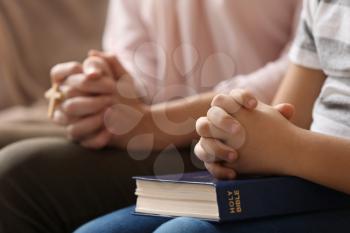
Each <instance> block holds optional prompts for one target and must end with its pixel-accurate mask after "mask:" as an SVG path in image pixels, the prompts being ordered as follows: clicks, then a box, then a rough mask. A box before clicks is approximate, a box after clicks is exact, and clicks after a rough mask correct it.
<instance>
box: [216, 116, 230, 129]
mask: <svg viewBox="0 0 350 233" xmlns="http://www.w3.org/2000/svg"><path fill="white" fill-rule="evenodd" d="M231 119H232V118H231V117H230V116H229V115H224V116H218V117H217V122H218V124H219V125H220V126H224V125H225V124H226V123H227V122H228V121H230V120H231Z"/></svg>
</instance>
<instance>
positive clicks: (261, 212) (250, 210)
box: [134, 171, 350, 221]
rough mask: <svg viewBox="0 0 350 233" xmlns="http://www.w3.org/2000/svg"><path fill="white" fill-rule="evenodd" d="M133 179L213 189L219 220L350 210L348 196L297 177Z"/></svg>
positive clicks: (194, 175) (190, 175) (191, 175)
mask: <svg viewBox="0 0 350 233" xmlns="http://www.w3.org/2000/svg"><path fill="white" fill-rule="evenodd" d="M134 179H136V180H147V181H155V182H170V183H190V184H198V185H210V186H213V187H215V190H216V198H217V203H218V209H219V218H220V219H219V221H234V220H244V219H252V218H261V217H268V216H277V215H287V214H295V213H302V212H311V211H325V210H331V209H343V208H348V207H350V196H349V195H347V194H344V193H341V192H337V191H335V190H332V189H329V188H326V187H323V186H321V185H318V184H315V183H312V182H309V181H305V180H303V179H300V178H296V177H287V176H276V177H251V178H239V179H236V180H217V179H215V178H213V177H212V176H211V175H210V174H209V173H208V172H206V171H203V172H195V173H185V174H174V175H164V176H157V177H152V176H143V177H134Z"/></svg>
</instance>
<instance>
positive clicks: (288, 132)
mask: <svg viewBox="0 0 350 233" xmlns="http://www.w3.org/2000/svg"><path fill="white" fill-rule="evenodd" d="M293 114H294V107H293V106H292V105H290V104H279V105H276V106H275V107H271V106H268V105H265V104H263V103H261V102H259V101H258V100H257V99H256V98H255V97H254V96H253V95H252V94H250V93H249V92H247V91H244V90H233V91H232V92H231V93H230V94H229V95H223V94H220V95H217V96H216V97H215V98H214V99H213V101H212V104H211V108H210V109H209V110H208V112H207V116H206V117H201V118H199V119H198V120H197V124H196V129H197V133H198V134H199V135H200V136H201V138H200V140H199V142H198V143H197V145H196V147H195V154H196V155H197V157H198V158H199V159H200V160H202V161H203V162H204V164H205V167H206V168H207V169H208V170H209V172H210V173H212V174H213V176H215V177H216V178H220V179H234V178H235V177H236V176H237V174H255V173H258V174H274V173H279V174H284V173H286V172H287V169H288V166H286V164H288V162H291V161H293V159H292V158H293V150H294V148H293V146H290V145H294V144H293V143H292V144H291V143H290V142H293V141H296V140H298V137H296V135H297V134H296V133H295V132H296V131H297V130H299V128H297V127H296V126H294V125H293V124H292V123H290V122H289V119H290V118H291V117H292V116H293ZM287 142H288V143H287ZM282 151H283V153H282ZM285 152H288V153H285ZM282 155H286V156H282Z"/></svg>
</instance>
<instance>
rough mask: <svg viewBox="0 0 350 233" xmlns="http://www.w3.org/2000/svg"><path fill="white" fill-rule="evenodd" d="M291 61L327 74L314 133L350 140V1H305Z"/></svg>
mask: <svg viewBox="0 0 350 233" xmlns="http://www.w3.org/2000/svg"><path fill="white" fill-rule="evenodd" d="M290 59H291V61H292V62H293V63H295V64H298V65H301V66H304V67H308V68H312V69H320V70H323V72H324V73H325V74H326V75H327V79H326V81H325V83H324V84H323V87H322V90H321V93H320V95H319V97H318V99H317V101H316V103H315V105H314V109H313V123H312V125H311V130H312V131H317V132H321V133H325V134H330V135H334V136H342V137H348V138H350V0H305V1H304V8H303V12H302V17H301V22H300V26H299V31H298V33H297V36H296V39H295V41H294V44H293V46H292V49H291V51H290ZM306 78H307V77H306Z"/></svg>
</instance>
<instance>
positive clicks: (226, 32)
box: [104, 0, 302, 103]
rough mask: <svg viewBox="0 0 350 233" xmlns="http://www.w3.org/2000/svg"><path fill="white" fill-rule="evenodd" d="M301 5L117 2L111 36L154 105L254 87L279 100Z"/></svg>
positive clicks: (290, 0)
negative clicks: (277, 93)
mask: <svg viewBox="0 0 350 233" xmlns="http://www.w3.org/2000/svg"><path fill="white" fill-rule="evenodd" d="M301 2H302V1H301V0H283V1H281V0H264V1H262V0H249V1H247V0H234V1H232V0H142V1H140V0H112V1H111V5H110V12H109V18H108V22H107V26H106V33H105V37H104V48H105V50H106V51H110V52H113V53H115V54H116V55H117V57H118V58H119V59H120V61H121V62H122V63H123V65H124V66H125V67H126V69H127V70H128V71H129V72H130V73H131V74H132V76H133V77H134V78H135V80H136V83H137V85H138V88H139V90H140V92H141V93H142V94H143V95H144V99H145V101H146V102H148V103H158V102H162V101H166V100H170V99H174V98H179V97H185V96H190V95H194V94H197V93H202V92H207V91H213V90H215V91H217V92H222V93H228V92H229V91H230V90H232V89H234V88H246V89H249V90H251V91H252V92H254V93H255V94H256V95H257V96H258V97H259V98H260V99H261V100H262V101H265V102H269V101H271V99H272V97H273V95H274V93H275V92H276V89H277V87H278V84H279V82H280V80H281V78H282V77H283V75H284V73H285V70H286V68H287V64H288V57H287V56H286V54H287V53H286V52H287V49H288V47H289V44H290V42H291V41H292V39H293V35H294V28H295V26H296V22H297V19H298V16H299V9H300V5H301Z"/></svg>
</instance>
